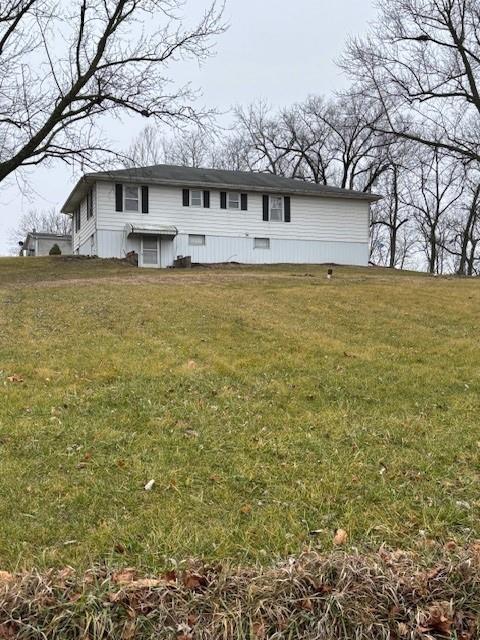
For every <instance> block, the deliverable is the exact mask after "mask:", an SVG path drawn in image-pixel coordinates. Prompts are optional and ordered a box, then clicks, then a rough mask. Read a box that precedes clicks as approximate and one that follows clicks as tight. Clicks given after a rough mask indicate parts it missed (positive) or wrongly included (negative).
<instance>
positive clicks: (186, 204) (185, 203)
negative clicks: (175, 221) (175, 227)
mask: <svg viewBox="0 0 480 640" xmlns="http://www.w3.org/2000/svg"><path fill="white" fill-rule="evenodd" d="M183 206H184V207H189V206H190V189H184V190H183Z"/></svg>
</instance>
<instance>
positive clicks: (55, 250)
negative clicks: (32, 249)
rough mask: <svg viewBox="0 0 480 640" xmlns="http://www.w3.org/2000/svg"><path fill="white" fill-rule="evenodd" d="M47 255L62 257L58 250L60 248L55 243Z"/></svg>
mask: <svg viewBox="0 0 480 640" xmlns="http://www.w3.org/2000/svg"><path fill="white" fill-rule="evenodd" d="M48 255H49V256H61V255H62V250H61V249H60V247H59V246H58V244H57V243H55V244H54V245H53V247H52V248H51V249H50V251H49V252H48Z"/></svg>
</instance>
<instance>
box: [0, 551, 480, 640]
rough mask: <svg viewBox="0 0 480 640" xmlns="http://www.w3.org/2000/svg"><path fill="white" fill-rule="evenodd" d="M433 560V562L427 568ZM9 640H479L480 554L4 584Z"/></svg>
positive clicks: (331, 559) (103, 573)
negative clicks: (449, 639)
mask: <svg viewBox="0 0 480 640" xmlns="http://www.w3.org/2000/svg"><path fill="white" fill-rule="evenodd" d="M422 557H424V556H422ZM0 581H1V582H2V586H1V587H0V638H8V639H10V638H18V639H19V640H21V639H24V640H27V639H28V640H30V639H33V638H35V639H37V638H38V639H40V638H43V639H44V638H48V639H49V640H50V639H52V640H55V639H58V640H60V639H62V640H73V639H78V640H86V639H89V640H106V639H109V640H110V639H112V640H113V639H115V640H119V639H123V640H133V639H135V638H138V639H142V640H143V639H149V640H153V639H154V638H155V639H156V640H160V639H164V638H165V639H166V638H177V639H181V640H190V639H191V640H193V639H205V640H206V639H212V640H213V639H215V640H220V639H225V640H227V639H229V640H230V639H232V638H252V639H267V638H269V639H280V638H302V639H305V640H307V639H312V640H313V639H320V640H323V639H324V640H327V639H328V640H333V639H335V640H343V639H344V640H347V639H349V640H351V639H355V640H363V639H365V640H366V639H375V640H377V639H378V640H380V639H382V640H383V639H384V640H394V639H399V640H403V639H409V640H420V639H422V640H427V639H432V638H452V639H453V638H455V639H458V640H474V639H476V638H478V637H479V636H478V633H479V624H478V620H479V615H480V546H479V545H475V544H474V545H472V546H470V547H469V548H466V549H461V550H458V549H452V548H450V549H446V550H443V551H441V552H437V553H436V555H435V557H434V558H433V557H432V558H431V560H430V562H429V563H425V562H424V561H422V560H421V559H420V557H419V556H416V555H414V554H410V553H408V554H407V553H404V552H398V551H397V552H392V551H387V550H381V551H380V552H379V553H375V554H371V555H368V556H359V555H347V554H345V553H341V552H335V553H333V554H330V555H327V556H322V555H319V554H317V553H311V552H309V553H305V554H304V555H302V556H300V557H299V558H297V559H293V558H292V559H290V560H289V561H287V562H286V563H284V564H282V565H279V566H276V567H274V568H265V567H264V568H261V567H258V566H257V567H254V568H250V569H239V568H233V567H231V566H229V567H222V566H220V565H217V566H201V565H195V564H194V563H191V565H190V566H189V568H188V569H187V570H183V571H181V572H180V571H178V572H174V571H172V572H169V573H166V574H163V575H161V576H155V577H153V578H152V577H150V578H145V577H144V576H143V577H142V576H140V575H139V574H138V573H137V572H136V571H135V570H134V569H124V570H117V571H112V570H109V569H107V568H105V567H97V568H96V569H95V570H92V571H89V572H87V573H86V574H85V575H81V574H77V573H75V572H74V571H73V569H68V568H67V569H64V570H61V571H56V572H53V571H51V572H47V573H45V574H43V575H42V574H40V573H26V574H22V575H17V576H11V575H9V574H4V575H3V576H2V575H1V574H0Z"/></svg>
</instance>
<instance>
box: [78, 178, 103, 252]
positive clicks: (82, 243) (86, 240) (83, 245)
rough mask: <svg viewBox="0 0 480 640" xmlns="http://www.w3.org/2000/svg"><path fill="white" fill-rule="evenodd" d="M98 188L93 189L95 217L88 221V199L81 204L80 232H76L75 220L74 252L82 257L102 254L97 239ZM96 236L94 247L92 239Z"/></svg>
mask: <svg viewBox="0 0 480 640" xmlns="http://www.w3.org/2000/svg"><path fill="white" fill-rule="evenodd" d="M97 189H98V188H97V186H94V188H93V216H92V217H91V218H90V219H89V220H87V199H86V198H84V199H83V200H82V202H81V203H80V231H78V232H77V231H75V220H74V221H73V225H72V226H73V229H72V245H73V252H74V253H77V252H78V253H80V255H84V256H89V255H95V254H97V253H98V255H100V252H99V250H98V247H97V238H96V233H95V231H96V219H97V211H98V205H97V197H96V195H97ZM92 235H93V236H94V238H93V239H94V243H93V247H92V242H91V237H92Z"/></svg>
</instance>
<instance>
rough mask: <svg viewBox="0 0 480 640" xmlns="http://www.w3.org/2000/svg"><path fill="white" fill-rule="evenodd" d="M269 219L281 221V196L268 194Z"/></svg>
mask: <svg viewBox="0 0 480 640" xmlns="http://www.w3.org/2000/svg"><path fill="white" fill-rule="evenodd" d="M270 220H273V221H274V222H282V221H283V198H282V197H281V196H270Z"/></svg>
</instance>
